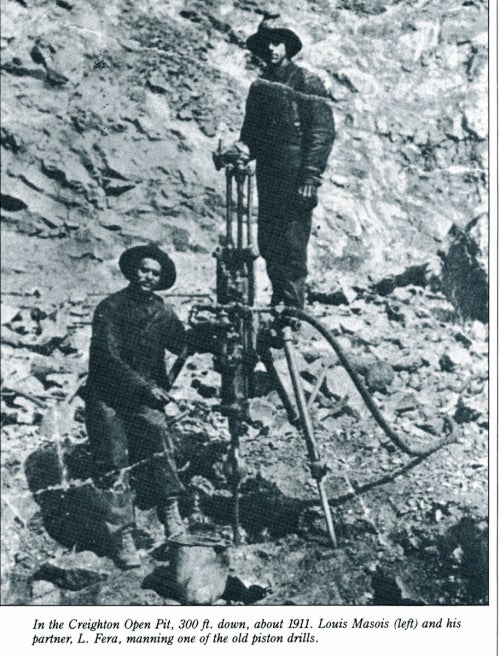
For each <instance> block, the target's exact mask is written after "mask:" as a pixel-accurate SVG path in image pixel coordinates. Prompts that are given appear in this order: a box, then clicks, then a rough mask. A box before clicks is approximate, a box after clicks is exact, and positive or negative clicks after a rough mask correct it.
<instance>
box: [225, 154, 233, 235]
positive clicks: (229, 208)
mask: <svg viewBox="0 0 500 656" xmlns="http://www.w3.org/2000/svg"><path fill="white" fill-rule="evenodd" d="M226 242H227V246H233V245H234V242H233V166H232V165H231V164H228V165H226Z"/></svg>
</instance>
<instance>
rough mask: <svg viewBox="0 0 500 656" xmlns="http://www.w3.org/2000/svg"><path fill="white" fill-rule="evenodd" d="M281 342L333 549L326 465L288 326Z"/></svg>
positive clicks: (333, 536)
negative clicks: (319, 449) (309, 410)
mask: <svg viewBox="0 0 500 656" xmlns="http://www.w3.org/2000/svg"><path fill="white" fill-rule="evenodd" d="M283 343H284V347H285V356H286V360H287V364H288V369H289V371H290V377H291V379H292V385H293V391H294V393H295V399H296V401H297V407H298V410H299V415H300V424H301V428H302V433H303V435H304V438H305V440H306V445H307V452H308V454H309V464H310V467H311V474H312V476H313V478H314V479H315V480H316V483H317V486H318V493H319V498H320V501H321V506H322V508H323V513H324V515H325V520H326V525H327V528H328V534H329V535H330V539H331V541H332V546H333V548H334V549H335V547H336V546H337V538H336V535H335V528H334V526H333V519H332V513H331V510H330V506H329V505H328V497H327V495H326V490H325V486H324V477H325V474H326V467H325V466H324V465H323V464H322V462H321V458H320V456H319V452H318V448H317V446H316V441H315V439H314V429H313V425H312V421H311V417H310V415H309V412H308V409H307V403H306V399H305V395H304V390H303V388H302V384H301V382H300V373H299V369H298V367H297V361H296V358H295V350H294V348H293V344H292V331H291V328H289V327H285V328H283Z"/></svg>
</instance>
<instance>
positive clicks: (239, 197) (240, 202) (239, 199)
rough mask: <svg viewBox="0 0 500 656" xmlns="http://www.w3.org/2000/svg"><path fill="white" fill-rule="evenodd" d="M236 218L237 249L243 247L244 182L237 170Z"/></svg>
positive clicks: (242, 176)
mask: <svg viewBox="0 0 500 656" xmlns="http://www.w3.org/2000/svg"><path fill="white" fill-rule="evenodd" d="M235 177H236V217H237V218H236V220H237V239H236V246H237V248H238V250H239V251H241V250H242V249H243V222H244V213H245V205H244V195H243V186H244V182H245V177H244V175H243V174H242V173H241V172H240V171H238V172H237V173H236V176H235Z"/></svg>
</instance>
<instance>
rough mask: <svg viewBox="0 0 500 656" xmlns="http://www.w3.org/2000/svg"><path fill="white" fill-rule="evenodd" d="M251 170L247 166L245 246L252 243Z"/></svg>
mask: <svg viewBox="0 0 500 656" xmlns="http://www.w3.org/2000/svg"><path fill="white" fill-rule="evenodd" d="M252 177H253V171H252V170H251V169H250V167H249V166H248V167H247V246H249V247H251V246H252V245H253V236H252V212H253V203H252V200H253V199H252V196H253V188H252Z"/></svg>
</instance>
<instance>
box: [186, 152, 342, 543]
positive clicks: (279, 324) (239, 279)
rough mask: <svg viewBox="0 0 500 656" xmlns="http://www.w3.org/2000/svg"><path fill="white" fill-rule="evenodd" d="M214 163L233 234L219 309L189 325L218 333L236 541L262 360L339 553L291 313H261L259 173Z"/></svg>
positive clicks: (202, 308) (222, 260) (224, 258)
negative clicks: (276, 353) (255, 220)
mask: <svg viewBox="0 0 500 656" xmlns="http://www.w3.org/2000/svg"><path fill="white" fill-rule="evenodd" d="M219 155H220V152H219ZM214 161H215V163H216V166H217V167H218V168H222V165H224V168H225V175H226V232H225V236H224V238H223V239H222V243H221V245H220V246H219V248H218V249H217V250H216V252H215V253H214V256H215V258H216V260H217V273H216V290H217V302H216V304H213V305H210V304H205V305H195V306H194V307H193V308H192V311H191V315H190V319H189V323H190V325H191V326H200V325H203V324H205V326H206V327H207V332H208V334H211V338H210V339H211V343H212V348H211V349H210V350H211V352H212V353H213V355H214V368H215V370H216V371H217V372H218V373H220V375H221V403H220V406H219V410H220V412H221V413H222V414H223V415H225V416H226V417H227V419H228V427H229V432H230V435H231V447H230V454H229V461H230V464H231V477H230V478H231V480H230V483H231V488H232V493H233V500H234V505H233V508H234V511H233V537H234V542H235V543H236V544H239V543H240V526H239V524H240V522H239V487H240V482H241V474H242V472H241V465H240V456H239V447H240V438H241V437H242V436H243V435H244V434H245V433H246V424H247V423H248V422H249V421H250V418H249V415H248V400H249V398H251V397H252V396H253V393H254V370H255V365H256V364H257V362H258V361H259V360H260V361H261V362H262V363H263V364H264V366H265V367H266V369H267V371H268V374H269V376H270V379H271V381H272V382H273V384H274V387H275V389H276V391H277V392H278V394H279V396H280V398H281V400H282V403H283V405H284V407H285V409H286V410H287V414H288V418H289V420H290V422H291V423H292V424H293V425H294V426H295V427H296V428H298V429H299V430H300V431H301V433H302V434H303V436H304V439H305V441H306V446H307V453H308V456H309V466H310V469H311V474H312V477H313V478H314V479H315V480H316V483H317V486H318V492H319V496H320V501H321V505H322V508H323V513H324V515H325V519H326V524H327V529H328V533H329V536H330V539H331V542H332V546H333V547H335V546H336V537H335V529H334V526H333V520H332V516H331V510H330V507H329V505H328V499H327V495H326V490H325V486H324V482H325V481H324V479H325V476H326V473H327V467H326V466H325V465H324V463H323V462H322V461H321V458H320V455H319V450H318V447H317V444H316V440H315V436H314V429H313V425H312V421H311V418H310V415H309V411H308V407H307V403H306V398H305V393H304V389H303V386H302V382H301V378H300V373H299V369H298V366H297V358H296V353H295V349H294V345H293V342H294V338H293V334H292V330H291V328H290V326H289V325H288V320H287V319H286V318H284V316H283V314H280V313H276V312H275V311H274V310H273V309H272V308H257V307H255V305H254V302H255V273H254V262H255V259H256V258H257V256H258V254H257V252H256V250H255V248H254V246H253V225H252V187H253V170H252V168H251V167H250V166H249V165H247V164H246V163H245V162H244V161H242V160H241V159H240V158H234V159H233V161H229V162H223V161H222V157H220V159H218V153H216V154H215V156H214ZM234 186H235V187H236V203H234ZM235 223H236V225H235ZM265 313H267V314H270V313H274V314H276V315H277V316H276V318H275V320H274V322H272V323H271V325H269V323H265V322H263V321H261V320H260V319H261V317H262V315H263V314H265ZM271 332H272V333H273V335H272V336H271ZM272 347H278V348H282V349H284V352H285V356H286V362H287V366H288V372H289V377H290V380H291V385H292V389H293V398H292V397H291V396H290V395H289V393H288V391H287V386H286V383H285V382H284V381H283V379H282V377H281V375H280V374H279V373H278V370H277V368H276V366H275V363H274V359H273V355H272V350H271V348H272Z"/></svg>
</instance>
